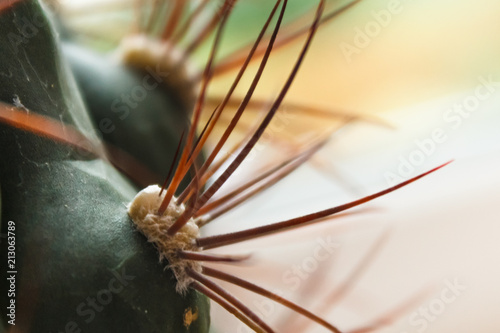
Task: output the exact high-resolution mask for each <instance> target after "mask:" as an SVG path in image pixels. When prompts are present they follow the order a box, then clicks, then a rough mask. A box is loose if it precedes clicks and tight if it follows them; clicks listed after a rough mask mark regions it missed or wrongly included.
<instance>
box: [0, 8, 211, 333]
mask: <svg viewBox="0 0 500 333" xmlns="http://www.w3.org/2000/svg"><path fill="white" fill-rule="evenodd" d="M0 27H1V28H0V30H1V31H2V34H1V36H0V38H1V39H2V40H1V41H0V45H1V46H0V47H1V48H2V52H1V54H2V57H3V60H2V62H1V64H0V73H2V75H0V80H1V83H0V86H1V89H0V99H1V100H2V101H3V102H5V103H9V104H17V105H18V106H19V107H20V111H21V112H26V113H28V112H29V113H35V112H36V114H37V115H40V116H44V117H47V118H50V119H52V120H53V121H55V122H60V124H61V125H62V126H68V127H70V126H71V127H73V128H75V129H77V130H78V131H80V132H81V133H84V134H85V137H86V138H89V140H91V142H93V143H94V144H96V145H97V144H98V143H97V141H96V140H97V139H96V138H97V137H96V134H95V133H94V130H93V127H92V125H91V122H90V120H89V117H88V115H87V113H86V111H85V108H84V107H83V104H82V101H81V98H80V96H79V93H78V89H77V88H76V85H75V83H74V82H73V79H72V78H71V76H69V75H67V73H68V72H67V71H68V69H67V66H66V65H65V63H64V61H63V60H62V59H61V52H60V47H59V44H58V41H57V39H56V37H55V33H54V30H53V28H52V25H51V22H50V20H49V19H48V18H47V16H46V14H45V12H44V8H43V7H42V6H41V5H40V4H39V3H38V1H22V2H18V3H17V4H14V5H13V6H12V7H10V8H7V9H4V10H3V11H2V13H1V16H0ZM21 105H22V106H21ZM23 108H25V109H23ZM27 110H29V111H27ZM92 138H94V139H92ZM0 142H1V145H0V151H1V152H0V155H1V156H2V162H1V163H0V168H1V169H0V177H1V178H0V183H1V184H2V185H1V188H2V199H3V200H2V233H7V222H8V221H14V222H15V223H16V232H15V233H16V263H15V264H16V269H17V271H18V274H17V278H16V288H17V290H16V297H15V299H16V327H17V328H18V329H20V331H22V332H33V331H37V332H56V331H57V332H59V331H64V332H69V331H71V332H78V331H79V330H81V331H84V332H208V327H209V323H210V319H209V303H208V301H207V299H206V297H205V296H203V295H200V294H199V293H197V292H195V291H194V290H191V291H189V292H188V293H187V294H186V295H180V294H178V293H177V292H176V291H175V284H173V283H172V281H173V275H172V273H171V271H170V270H165V269H164V265H163V264H160V263H159V262H158V256H157V255H156V250H155V248H154V247H153V246H152V245H151V244H150V243H148V242H147V241H146V239H145V238H144V237H143V236H142V235H140V234H139V233H137V232H136V230H135V228H134V227H133V224H132V223H131V222H130V219H129V217H128V216H127V213H126V210H125V209H124V207H125V204H126V203H128V202H129V201H130V200H131V199H132V198H133V196H134V195H135V192H136V191H135V188H134V187H133V185H131V184H130V182H129V181H127V180H126V179H125V178H123V176H121V175H120V174H119V173H118V172H117V171H116V170H115V169H114V168H112V167H111V166H109V165H108V164H107V162H105V161H103V160H102V159H100V158H96V157H95V156H91V155H89V154H88V153H85V152H84V151H81V150H79V149H75V148H74V147H71V146H68V145H66V144H64V143H61V142H57V141H54V140H51V139H48V138H45V137H41V136H38V135H36V134H33V133H30V132H27V131H24V130H22V129H18V128H15V127H13V126H10V125H7V124H0ZM2 246H4V244H2ZM1 254H2V257H1V270H2V273H1V274H2V281H1V282H0V288H1V289H2V290H8V285H7V283H8V281H7V280H6V276H5V274H7V273H6V272H7V271H8V269H7V267H6V266H5V265H6V263H7V252H6V251H5V249H4V248H2V252H1ZM6 296H7V295H6V294H5V293H2V296H1V297H2V298H1V308H2V321H3V325H6V324H7V323H6V322H5V318H7V317H6V313H5V309H6V308H7V305H8V304H7V302H8V300H7V299H6ZM188 314H190V315H191V316H194V317H196V320H191V322H189V321H186V316H187V315H188ZM194 317H192V318H194Z"/></svg>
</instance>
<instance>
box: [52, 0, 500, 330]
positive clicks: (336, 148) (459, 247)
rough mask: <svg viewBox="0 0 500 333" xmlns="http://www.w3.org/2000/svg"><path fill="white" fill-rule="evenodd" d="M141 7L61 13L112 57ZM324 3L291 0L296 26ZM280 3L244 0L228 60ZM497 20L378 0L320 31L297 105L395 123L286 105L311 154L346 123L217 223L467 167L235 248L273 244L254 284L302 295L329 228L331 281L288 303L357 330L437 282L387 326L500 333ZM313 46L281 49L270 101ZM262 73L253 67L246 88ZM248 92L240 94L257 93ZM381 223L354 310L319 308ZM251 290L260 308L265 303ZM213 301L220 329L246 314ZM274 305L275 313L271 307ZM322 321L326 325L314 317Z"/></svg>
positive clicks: (253, 219) (313, 205)
mask: <svg viewBox="0 0 500 333" xmlns="http://www.w3.org/2000/svg"><path fill="white" fill-rule="evenodd" d="M214 3H216V2H214ZM144 4H145V2H141V1H127V0H106V1H102V0H100V1H90V0H86V1H83V0H82V1H77V0H65V1H63V0H61V1H60V7H58V11H59V12H60V13H61V16H62V17H63V18H64V20H65V21H66V22H67V24H68V25H69V26H70V27H71V28H72V29H74V30H75V31H78V32H79V34H80V35H79V37H78V38H79V40H80V42H81V43H83V44H86V45H89V46H90V47H93V48H95V49H98V50H101V51H103V52H104V51H106V52H107V51H111V50H112V49H113V48H114V47H115V46H116V45H117V44H118V43H119V41H120V39H121V38H123V37H124V36H126V35H127V34H130V33H131V32H132V31H133V28H131V26H133V24H132V23H131V22H133V18H134V14H133V13H134V8H138V7H137V6H141V5H144ZM314 5H315V3H314V4H311V3H310V2H306V1H299V0H294V1H290V10H289V12H288V13H287V18H288V20H290V21H291V20H292V19H293V18H294V17H301V15H305V16H303V21H302V22H303V23H304V24H302V25H301V24H299V25H300V26H306V25H307V24H308V23H309V22H310V21H311V17H312V12H311V9H310V8H313V7H314ZM339 5H340V2H337V1H328V7H327V9H328V11H332V10H333V9H335V8H337V7H338V6H339ZM214 6H215V5H214ZM271 6H272V3H271V2H270V1H268V0H249V1H247V0H240V1H239V2H237V3H236V5H235V7H234V13H233V16H232V18H231V20H230V22H229V27H228V29H227V33H226V37H225V39H224V42H223V47H221V50H220V53H221V55H220V57H221V58H222V57H223V56H224V55H227V54H230V52H231V51H232V50H237V49H238V48H239V47H241V46H243V45H246V44H247V43H248V42H249V41H251V40H252V38H254V37H255V36H256V34H257V32H258V29H259V27H260V26H261V25H262V22H263V21H264V20H265V16H266V15H267V13H268V12H269V10H270V8H271ZM311 6H313V7H311ZM304 13H305V14H304ZM498 17H500V2H497V1H491V0H478V1H467V0H455V1H447V0H433V1H431V0H413V1H411V0H406V1H397V0H392V1H391V0H388V1H381V0H367V1H361V2H360V3H359V4H357V5H355V6H354V7H352V8H351V9H349V10H348V11H347V12H345V13H343V14H342V15H340V16H339V17H338V18H336V19H335V20H333V21H331V22H328V23H325V24H324V25H323V26H322V27H321V29H320V31H319V33H318V34H317V35H316V36H315V39H314V43H313V46H312V48H311V50H310V52H309V53H308V56H307V58H306V61H305V62H304V64H303V67H302V68H301V71H300V73H299V75H298V77H297V79H296V80H295V82H294V84H293V86H292V89H291V91H290V93H289V94H288V97H287V102H288V103H299V104H302V105H307V106H311V107H317V108H322V109H327V110H330V111H331V112H332V114H335V113H336V112H342V113H344V114H351V115H364V116H365V117H366V119H373V117H376V119H377V121H379V120H380V121H379V122H383V125H380V124H374V123H373V122H368V121H363V120H361V121H356V122H354V123H349V124H348V125H346V126H344V125H345V124H344V121H343V120H339V118H338V117H336V116H311V115H308V114H307V111H306V112H302V113H287V112H286V110H284V111H283V114H284V115H288V118H286V117H285V118H283V119H285V120H287V121H286V122H285V123H286V126H285V129H284V130H283V131H281V130H280V131H278V132H279V133H275V134H276V135H275V136H274V138H275V139H276V138H277V137H279V138H281V139H282V138H285V139H286V140H291V141H290V142H291V144H290V147H292V148H293V147H295V146H297V147H299V146H300V144H301V143H302V141H301V140H302V139H303V138H308V133H316V132H319V131H321V130H325V129H332V128H335V129H337V128H340V125H342V127H341V129H340V130H339V131H335V133H334V134H333V135H332V139H331V141H330V142H329V144H328V145H327V146H326V147H325V148H324V149H322V150H321V151H320V153H319V154H318V156H317V157H315V158H314V159H313V160H312V161H311V163H309V164H308V165H306V166H305V167H302V168H301V169H299V170H298V171H297V172H296V173H294V174H293V175H291V176H290V177H288V179H287V180H285V181H284V182H282V183H280V184H279V185H278V186H277V187H275V188H273V189H271V190H269V191H268V192H266V193H264V194H263V195H261V196H259V197H257V198H255V199H254V200H252V201H251V202H249V203H248V204H247V205H244V206H242V207H241V208H239V209H237V210H235V211H234V212H232V213H231V214H229V215H227V216H226V217H225V218H224V219H222V220H221V221H220V222H217V223H216V224H214V226H213V227H212V229H211V230H210V231H209V232H210V233H218V232H221V231H227V230H228V229H230V230H235V229H240V228H242V227H243V226H248V225H255V224H265V223H269V222H273V221H276V220H280V219H283V218H286V217H291V216H296V215H297V214H299V213H308V212H311V211H314V210H318V209H323V208H326V207H330V206H332V205H336V204H339V203H344V202H346V201H348V200H353V199H355V198H358V197H360V196H362V195H367V194H369V193H372V192H374V191H377V190H381V189H383V188H385V187H387V186H389V185H392V184H393V183H394V182H398V181H401V180H405V179H408V178H409V177H412V176H416V175H417V174H419V173H422V172H424V171H426V170H428V169H431V168H433V167H435V166H437V165H440V164H442V163H444V162H447V161H449V160H451V159H454V162H453V163H452V164H450V165H449V166H447V167H445V168H444V169H442V170H440V171H438V172H436V173H435V174H433V175H430V176H428V177H426V178H425V179H422V180H421V181H419V182H417V183H415V184H412V185H410V186H408V187H407V188H404V189H402V190H400V191H398V192H395V193H393V194H390V195H388V196H386V197H384V198H381V199H379V200H377V201H375V202H373V203H370V204H368V205H366V209H361V210H359V211H356V213H355V214H352V215H349V216H346V217H344V218H342V219H339V220H336V219H335V220H332V222H331V223H326V224H322V225H314V226H311V227H308V228H307V229H306V230H305V231H301V232H291V233H288V234H287V235H283V236H282V237H281V236H280V238H279V239H271V238H269V239H267V238H264V239H262V240H259V241H252V242H247V243H245V244H241V246H239V247H238V248H233V249H234V251H243V252H244V251H246V250H252V251H254V249H255V248H261V247H262V248H264V249H265V251H264V250H262V253H260V254H259V252H257V253H256V258H258V259H259V260H261V261H260V263H259V265H261V267H262V268H261V270H259V271H255V270H252V269H247V268H244V269H246V271H245V274H246V277H248V278H254V279H256V281H262V284H266V285H268V286H270V287H271V288H275V289H276V290H281V291H282V292H283V293H285V294H286V293H287V292H290V290H288V289H287V284H286V283H284V281H283V278H284V276H283V275H284V274H285V273H286V272H287V271H288V270H289V268H290V267H293V266H294V265H302V264H303V263H304V262H305V261H304V260H306V259H307V258H310V256H311V253H313V252H314V249H315V247H316V246H318V237H327V236H328V235H331V236H332V237H334V239H335V241H337V242H338V243H339V244H340V246H339V247H340V250H341V251H340V252H341V253H339V254H338V255H337V254H335V256H334V258H331V263H330V264H331V265H327V266H333V268H331V269H319V268H318V269H317V270H316V269H315V270H314V272H315V273H316V275H314V276H319V278H318V277H317V278H314V279H313V278H312V277H311V278H310V279H304V281H305V282H304V283H303V284H301V286H300V288H299V289H298V291H296V293H292V295H291V297H296V298H297V300H299V299H300V300H303V302H302V304H306V305H309V304H310V306H311V308H314V307H316V308H317V309H319V310H318V312H321V313H323V314H326V313H328V314H329V315H328V318H331V319H332V320H333V321H334V322H335V323H338V325H339V326H340V327H345V328H346V329H349V328H353V327H356V326H357V325H361V324H362V323H366V322H369V320H370V319H371V318H376V317H377V316H378V315H380V314H383V313H385V312H386V311H387V310H389V309H391V308H394V307H398V304H402V303H404V302H405V301H407V300H408V299H410V298H411V297H413V296H414V295H415V294H418V293H419V292H420V290H422V288H425V287H426V286H429V285H431V287H432V288H431V291H430V292H429V294H428V296H426V297H425V298H424V299H423V300H420V301H418V302H416V303H415V304H412V306H410V308H409V309H408V311H406V312H405V313H404V314H401V315H399V316H398V318H399V320H397V321H396V323H395V324H393V325H392V326H390V327H387V328H383V329H381V330H380V332H398V333H405V332H406V333H414V332H419V333H421V332H429V333H434V332H435V333H437V332H441V333H443V332H471V331H474V332H483V333H496V332H498V327H499V325H500V318H498V315H497V311H498V310H497V309H499V308H500V286H499V285H498V282H497V281H500V265H499V264H498V263H499V262H500V246H499V245H497V243H498V242H497V239H498V235H499V234H500V226H499V224H500V214H499V213H498V212H497V210H496V209H497V206H496V205H497V204H498V200H499V199H498V198H499V197H500V176H499V172H498V170H499V169H500V144H499V141H500V130H499V125H500V112H499V111H500V60H499V59H500V38H499V37H498V36H499V34H498V31H500V20H498ZM299 23H301V22H299ZM302 42H303V39H299V40H297V42H296V43H293V44H292V45H290V46H287V47H285V48H283V49H281V50H279V51H276V52H273V57H272V59H271V60H270V63H269V70H268V71H267V72H266V74H265V75H264V77H263V79H262V83H261V84H260V85H259V88H258V90H257V92H256V95H257V96H258V97H260V98H262V99H263V100H266V99H268V98H269V97H270V96H275V95H276V94H277V92H279V89H280V87H281V85H282V83H283V81H284V80H285V78H286V76H287V73H288V71H289V70H290V67H291V65H292V64H293V62H294V60H295V57H296V55H297V54H298V52H299V50H300V47H301V45H302ZM209 47H210V43H206V44H204V45H203V46H202V48H201V49H200V50H199V51H198V52H197V53H196V54H195V55H194V57H193V61H194V62H195V63H198V64H199V65H201V64H203V60H204V59H205V57H206V54H207V52H208V50H209ZM233 75H234V72H233V73H228V74H227V75H223V76H219V77H217V78H216V79H215V81H214V83H213V84H212V85H211V87H210V93H211V94H212V95H217V96H219V95H222V94H223V92H224V91H225V90H226V89H227V86H228V84H229V83H230V80H231V79H232V77H233ZM251 79H252V76H251V75H250V76H248V77H245V78H244V81H245V82H250V80H251ZM243 86H245V85H243ZM238 93H239V96H242V95H243V93H244V91H243V90H241V91H238ZM253 117H254V116H253ZM366 119H365V120H366ZM297 133H299V134H300V135H299V134H297ZM270 137H271V139H270V140H268V141H269V142H268V143H269V147H266V150H265V152H262V156H261V159H260V160H259V161H262V160H266V159H269V158H270V156H275V155H274V154H277V153H279V152H280V147H281V146H280V145H274V144H273V139H272V138H273V136H272V135H270ZM299 137H300V138H299ZM295 139H297V141H294V140H295ZM282 142H283V140H281V143H282ZM290 147H289V148H290ZM266 154H267V155H266ZM254 162H255V163H258V162H257V161H254ZM259 163H260V162H259ZM255 167H256V165H255V164H252V163H249V164H248V166H247V168H248V170H253V168H255ZM234 221H237V222H238V224H237V226H234ZM231 223H233V224H232V225H231ZM233 228H234V229H233ZM384 230H390V237H389V238H388V240H387V241H386V242H385V243H384V244H385V246H384V247H383V249H381V250H380V252H379V253H378V255H376V257H375V258H374V259H373V260H371V263H370V267H369V269H367V270H366V272H365V273H364V274H363V275H362V277H361V278H360V280H359V281H357V282H356V286H355V287H354V288H353V289H352V290H350V291H349V293H347V294H346V295H344V298H343V299H342V302H341V303H340V304H341V306H336V307H333V308H330V307H329V305H328V304H325V303H322V302H324V300H322V297H317V295H322V294H323V293H325V292H326V290H330V289H332V288H334V287H335V286H340V285H341V283H342V278H343V277H348V275H349V271H351V270H352V269H354V267H355V265H356V262H359V260H361V258H362V257H363V255H364V253H366V252H370V251H371V250H370V246H371V245H372V244H373V243H374V242H376V240H377V239H378V237H379V236H380V235H381V234H382V233H383V232H384ZM306 236H307V237H306ZM291 243H293V244H295V245H294V246H293V247H292V246H290V245H289V244H291ZM285 245H286V246H285ZM227 249H229V248H227ZM291 249H294V250H293V251H295V252H293V251H292V250H291ZM262 272H265V274H263V273H262ZM239 275H240V276H241V275H242V274H241V273H240V274H239ZM306 280H308V281H309V283H307V281H306ZM311 281H313V282H314V283H313V282H311ZM457 281H459V282H457ZM450 283H451V284H452V285H455V286H457V283H458V284H459V285H460V288H458V289H457V288H455V289H453V288H451V287H450ZM311 284H314V285H316V287H315V288H316V289H314V288H313V289H314V290H315V292H314V293H313V292H312V291H311V290H313V289H308V288H312V287H311V286H310V285H311ZM450 288H451V289H453V290H451V289H450ZM450 291H451V293H450ZM235 292H236V291H235ZM454 292H456V293H454ZM452 294H453V295H455V296H456V297H455V298H454V299H453V301H450V302H445V300H443V295H448V296H450V295H452ZM242 295H243V297H246V296H245V295H246V294H242ZM250 299H251V302H253V304H254V305H255V304H257V305H256V306H257V308H258V307H259V305H258V303H255V302H258V301H257V298H255V299H253V298H250ZM445 299H446V297H445ZM214 308H215V312H216V313H215V314H214V316H215V317H214V318H215V319H214V322H215V326H216V327H218V328H219V330H220V331H223V332H230V331H235V330H236V329H238V327H239V326H238V323H235V321H234V320H232V318H231V317H230V316H228V315H226V314H224V313H222V312H221V311H220V309H218V308H217V307H214ZM261 310H262V311H263V312H265V306H262V309H261ZM276 311H278V310H276ZM280 311H281V310H280ZM425 311H428V312H425ZM270 313H271V314H272V316H273V318H275V317H276V318H282V320H284V319H283V318H285V317H283V316H284V315H282V312H276V314H275V313H274V312H270ZM425 313H428V315H425ZM278 314H279V315H278ZM276 322H278V323H280V321H279V320H277V321H276ZM218 323H224V325H228V326H229V327H232V328H228V326H224V327H221V326H223V325H221V326H219V325H218ZM309 329H310V331H314V330H313V327H312V326H311V327H309ZM320 331H321V330H318V332H320Z"/></svg>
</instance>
